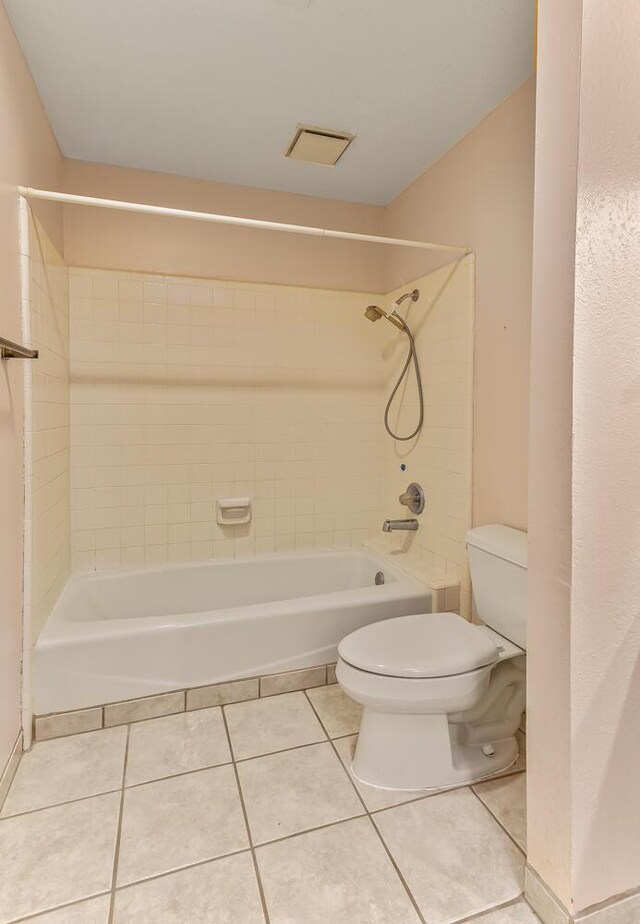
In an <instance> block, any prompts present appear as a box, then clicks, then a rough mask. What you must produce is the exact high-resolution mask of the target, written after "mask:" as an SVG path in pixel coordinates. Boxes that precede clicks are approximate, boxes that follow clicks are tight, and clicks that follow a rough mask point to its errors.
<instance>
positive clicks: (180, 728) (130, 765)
mask: <svg viewBox="0 0 640 924" xmlns="http://www.w3.org/2000/svg"><path fill="white" fill-rule="evenodd" d="M230 760H231V753H230V751H229V743H228V741H227V733H226V731H225V727H224V721H223V719H222V710H221V709H220V707H217V708H214V709H199V710H198V711H197V712H181V713H179V714H178V715H168V716H164V717H163V718H160V719H149V720H148V721H147V722H138V723H137V724H135V725H132V726H131V732H130V737H129V755H128V758H127V786H132V785H134V784H135V783H147V782H149V781H151V780H159V779H160V778H161V777H164V776H173V775H174V774H176V773H185V772H187V771H190V770H201V769H203V768H204V767H213V766H215V765H216V764H224V763H227V762H228V761H230Z"/></svg>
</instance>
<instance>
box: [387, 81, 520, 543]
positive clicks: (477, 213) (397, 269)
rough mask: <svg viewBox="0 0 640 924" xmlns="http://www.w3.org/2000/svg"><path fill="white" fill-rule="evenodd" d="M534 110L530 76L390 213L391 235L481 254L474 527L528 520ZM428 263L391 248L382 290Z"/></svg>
mask: <svg viewBox="0 0 640 924" xmlns="http://www.w3.org/2000/svg"><path fill="white" fill-rule="evenodd" d="M534 107H535V89H534V83H533V80H531V81H529V82H528V83H526V84H525V85H524V86H523V87H521V88H520V89H519V90H518V91H517V92H516V93H514V94H513V95H512V96H510V97H509V98H508V99H507V100H506V101H505V102H504V103H503V104H502V105H501V106H499V107H498V108H497V109H495V110H494V111H493V112H492V113H491V114H490V115H488V116H487V117H486V119H484V121H483V122H481V123H480V125H478V126H477V128H475V129H474V130H473V131H471V132H470V133H469V134H468V135H467V136H466V137H465V138H464V139H463V140H462V141H460V142H459V143H458V144H457V145H456V146H455V147H454V148H452V150H451V151H449V152H448V153H447V154H445V155H444V156H443V157H442V158H441V159H440V160H439V161H438V162H437V163H436V164H434V165H433V166H432V167H430V168H429V169H428V170H427V171H426V172H425V173H424V174H422V176H421V177H419V178H418V179H417V180H416V181H415V182H414V183H412V184H411V185H410V186H409V187H408V188H407V189H406V190H405V191H404V192H403V193H401V194H400V195H399V196H398V197H397V198H396V199H395V200H394V201H393V202H392V203H391V204H390V205H388V206H387V208H386V213H385V232H386V233H387V234H390V235H396V236H398V237H418V238H422V239H425V240H433V241H441V242H443V243H452V244H466V245H468V246H469V247H471V248H472V249H473V250H474V252H475V255H476V272H477V278H476V285H477V296H476V330H475V337H476V346H475V377H476V380H475V438H474V502H473V519H474V523H475V524H476V525H479V524H482V523H489V522H496V523H506V524H507V525H509V526H516V527H520V528H526V526H527V427H528V400H529V323H530V313H531V240H532V208H533V140H534ZM430 268H431V267H430V266H425V258H424V257H423V256H422V255H421V254H419V253H416V252H412V251H408V250H394V251H393V253H392V254H391V255H390V259H389V262H388V269H387V286H386V288H395V286H397V285H399V284H400V281H401V280H409V279H415V278H416V277H418V276H420V275H422V273H424V272H425V270H428V269H430ZM505 383H508V387H505Z"/></svg>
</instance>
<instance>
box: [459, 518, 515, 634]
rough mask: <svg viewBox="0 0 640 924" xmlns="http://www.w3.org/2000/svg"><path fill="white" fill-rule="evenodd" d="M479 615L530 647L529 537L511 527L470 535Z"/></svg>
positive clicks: (487, 528) (482, 529)
mask: <svg viewBox="0 0 640 924" xmlns="http://www.w3.org/2000/svg"><path fill="white" fill-rule="evenodd" d="M467 554H468V556H469V568H470V570H471V585H472V588H473V600H474V604H475V611H476V614H477V616H478V617H479V618H480V619H481V620H482V622H483V623H485V625H487V626H489V627H490V628H491V629H494V631H496V632H498V633H499V634H500V635H502V636H503V637H504V638H507V639H509V641H510V642H513V643H514V644H515V645H518V646H519V647H520V648H526V647H527V534H526V533H525V532H522V531H521V530H519V529H511V527H509V526H499V525H495V526H478V527H477V528H476V529H471V530H469V532H468V533H467Z"/></svg>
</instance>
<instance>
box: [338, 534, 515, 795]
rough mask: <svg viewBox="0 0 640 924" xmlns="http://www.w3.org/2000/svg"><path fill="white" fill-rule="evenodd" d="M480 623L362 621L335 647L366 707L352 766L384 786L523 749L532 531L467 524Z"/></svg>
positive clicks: (412, 785) (402, 785) (480, 765)
mask: <svg viewBox="0 0 640 924" xmlns="http://www.w3.org/2000/svg"><path fill="white" fill-rule="evenodd" d="M467 551H468V555H469V567H470V570H471V582H472V586H473V597H474V602H475V608H476V613H477V615H478V617H479V618H480V619H481V620H482V622H483V623H484V625H481V626H476V625H472V624H471V623H469V622H467V621H466V620H465V619H463V618H462V617H461V616H458V615H456V614H455V613H428V614H421V615H418V616H399V617H396V618H394V619H386V620H383V621H381V622H376V623H372V624H371V625H368V626H364V627H363V628H362V629H358V630H356V631H355V632H352V633H351V635H347V636H346V638H344V639H343V640H342V641H341V642H340V645H339V647H338V654H339V658H338V665H337V669H336V676H337V680H338V683H339V684H340V686H341V687H342V689H343V690H344V692H345V693H346V694H347V695H348V696H350V697H351V699H354V700H355V701H356V702H358V703H361V704H362V706H363V707H364V711H363V714H362V722H361V725H360V734H359V737H358V744H357V747H356V753H355V757H354V760H353V772H354V774H355V776H356V777H357V778H358V779H360V780H362V782H364V783H369V784H370V785H373V786H380V787H383V788H386V789H401V790H402V789H430V788H435V787H441V786H455V785H458V784H461V783H469V782H472V781H474V780H478V779H481V778H482V777H486V776H490V775H491V774H493V773H497V772H498V771H500V770H504V769H505V768H507V767H509V766H510V765H511V764H513V763H514V762H515V761H516V760H517V757H518V744H517V741H516V738H515V733H516V731H517V729H518V726H519V724H520V721H521V719H522V713H523V711H524V706H525V657H524V654H525V647H526V588H527V570H526V569H527V534H526V533H524V532H521V531H520V530H516V529H510V528H509V527H507V526H481V527H478V528H477V529H472V530H470V532H469V533H467Z"/></svg>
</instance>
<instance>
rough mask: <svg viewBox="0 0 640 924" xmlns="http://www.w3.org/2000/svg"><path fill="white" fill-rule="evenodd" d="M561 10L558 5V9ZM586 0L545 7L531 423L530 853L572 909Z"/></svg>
mask: <svg viewBox="0 0 640 924" xmlns="http://www.w3.org/2000/svg"><path fill="white" fill-rule="evenodd" d="M552 7H553V9H552ZM581 7H582V0H572V2H569V3H566V4H552V3H544V4H541V5H540V14H539V25H538V36H539V39H538V78H537V107H536V109H537V112H536V120H537V121H536V177H535V209H534V215H535V220H534V250H533V299H532V301H533V309H532V319H531V404H530V407H531V412H530V431H529V444H530V450H529V622H528V652H527V682H528V697H527V739H528V741H529V742H530V747H529V748H528V755H527V763H528V770H529V773H528V783H527V786H528V832H527V845H528V854H529V859H530V862H531V864H532V866H533V867H534V869H535V870H536V871H537V872H538V873H539V874H540V875H541V877H542V878H543V880H544V881H545V882H546V883H547V884H548V885H549V886H550V887H551V889H552V890H553V891H554V892H555V893H556V894H557V895H558V897H559V898H560V899H561V900H562V901H563V902H564V904H565V905H566V906H567V907H569V906H570V904H571V898H572V882H571V850H572V846H571V828H570V825H571V746H570V677H569V656H570V642H571V620H570V605H571V602H570V596H571V529H572V526H571V429H572V363H573V300H574V276H575V229H576V170H577V150H578V99H579V93H580V87H579V60H580V22H579V11H580V9H581Z"/></svg>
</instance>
